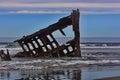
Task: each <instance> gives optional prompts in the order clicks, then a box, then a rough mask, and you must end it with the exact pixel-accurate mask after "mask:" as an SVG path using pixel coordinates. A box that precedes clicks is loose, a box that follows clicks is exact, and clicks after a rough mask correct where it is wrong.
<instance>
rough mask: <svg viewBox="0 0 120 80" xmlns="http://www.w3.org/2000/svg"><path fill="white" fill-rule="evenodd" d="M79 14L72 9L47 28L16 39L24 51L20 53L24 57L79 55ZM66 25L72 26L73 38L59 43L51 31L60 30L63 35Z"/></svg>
mask: <svg viewBox="0 0 120 80" xmlns="http://www.w3.org/2000/svg"><path fill="white" fill-rule="evenodd" d="M79 14H80V13H79V10H73V12H72V13H71V15H70V16H67V17H63V18H61V19H60V20H59V21H58V22H56V23H54V24H52V25H50V26H48V27H47V28H44V29H41V30H39V31H37V32H35V33H33V34H31V35H28V36H24V37H23V38H21V39H19V40H16V41H15V42H18V43H19V44H20V46H21V47H22V49H23V51H24V52H22V53H21V54H23V56H24V57H37V56H38V57H40V56H42V57H43V56H49V57H62V56H76V57H80V56H81V52H80V33H79ZM67 27H72V29H73V32H74V38H73V39H72V40H70V41H68V42H66V43H65V44H59V42H57V40H56V38H55V37H54V36H53V34H52V33H53V32H55V31H60V32H61V33H62V35H64V36H65V35H66V34H65V32H64V31H63V29H64V28H67ZM19 54H20V53H19Z"/></svg>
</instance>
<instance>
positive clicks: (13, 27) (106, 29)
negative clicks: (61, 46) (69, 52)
mask: <svg viewBox="0 0 120 80" xmlns="http://www.w3.org/2000/svg"><path fill="white" fill-rule="evenodd" d="M77 8H78V9H80V13H81V16H80V31H81V36H82V37H120V31H119V29H120V22H119V21H120V0H0V28H1V29H0V37H4V36H5V37H18V36H23V35H27V34H30V33H33V32H35V31H37V30H39V29H41V28H44V27H47V26H48V25H49V24H51V23H54V22H56V21H57V20H58V19H59V18H61V17H64V16H67V15H69V14H70V12H71V11H72V9H77ZM68 31H69V30H68ZM69 36H70V35H69Z"/></svg>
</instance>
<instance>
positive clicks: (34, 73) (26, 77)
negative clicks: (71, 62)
mask: <svg viewBox="0 0 120 80" xmlns="http://www.w3.org/2000/svg"><path fill="white" fill-rule="evenodd" d="M11 75H13V74H12V73H11V74H10V73H9V71H6V72H1V73H0V80H1V79H2V80H4V79H5V80H81V71H80V70H71V69H61V70H58V69H57V70H50V69H49V70H48V69H44V70H20V75H19V77H18V78H16V77H15V78H14V79H13V78H11ZM5 77H6V78H5Z"/></svg>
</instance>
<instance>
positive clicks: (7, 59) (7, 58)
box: [0, 50, 11, 61]
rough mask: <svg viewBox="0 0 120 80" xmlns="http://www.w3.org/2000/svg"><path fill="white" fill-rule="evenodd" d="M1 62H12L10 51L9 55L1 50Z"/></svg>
mask: <svg viewBox="0 0 120 80" xmlns="http://www.w3.org/2000/svg"><path fill="white" fill-rule="evenodd" d="M0 60H1V61H9V60H11V58H10V55H9V51H8V50H7V54H5V53H4V51H3V50H0Z"/></svg>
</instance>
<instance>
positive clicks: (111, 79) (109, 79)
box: [96, 76, 120, 80]
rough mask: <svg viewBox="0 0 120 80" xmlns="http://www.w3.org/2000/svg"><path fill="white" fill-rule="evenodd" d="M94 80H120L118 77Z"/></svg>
mask: <svg viewBox="0 0 120 80" xmlns="http://www.w3.org/2000/svg"><path fill="white" fill-rule="evenodd" d="M96 80H120V76H117V77H107V78H101V79H96Z"/></svg>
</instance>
